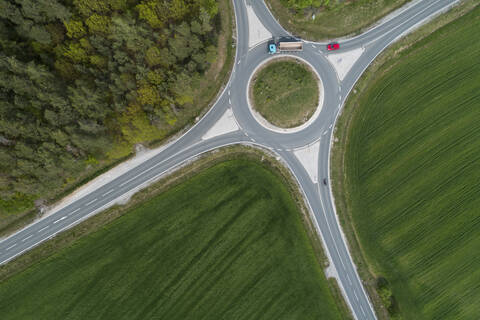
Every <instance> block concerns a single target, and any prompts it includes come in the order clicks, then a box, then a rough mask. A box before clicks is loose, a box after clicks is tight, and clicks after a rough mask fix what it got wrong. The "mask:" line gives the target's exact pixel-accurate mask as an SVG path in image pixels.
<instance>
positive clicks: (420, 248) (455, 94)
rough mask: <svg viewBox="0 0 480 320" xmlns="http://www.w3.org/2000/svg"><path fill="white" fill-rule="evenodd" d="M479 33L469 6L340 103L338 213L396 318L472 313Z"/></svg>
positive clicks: (479, 202) (479, 164) (479, 215)
mask: <svg viewBox="0 0 480 320" xmlns="http://www.w3.org/2000/svg"><path fill="white" fill-rule="evenodd" d="M479 32H480V7H478V6H477V8H476V9H474V10H472V11H471V12H470V13H468V14H466V15H465V16H463V17H461V18H459V19H458V20H456V21H455V22H453V23H450V24H448V25H447V26H445V27H443V28H441V29H440V30H438V31H436V32H435V33H433V34H432V35H430V36H428V37H427V38H426V39H424V40H423V41H421V42H419V43H417V44H415V45H413V46H412V47H411V48H409V49H407V51H406V52H405V53H403V54H402V56H401V58H400V59H395V60H389V61H387V62H386V63H385V64H384V65H383V66H382V67H380V68H379V70H378V71H377V72H376V74H375V75H374V76H372V77H371V79H370V84H369V85H368V87H367V88H366V89H364V90H362V92H361V93H360V95H359V96H358V97H356V100H355V101H356V102H355V104H354V105H349V104H348V103H347V106H346V108H354V109H353V111H352V113H353V115H351V120H350V122H349V124H348V129H347V130H348V131H347V139H346V140H345V141H346V145H345V148H346V149H345V150H346V151H345V156H344V157H343V159H344V161H345V164H344V165H345V168H346V169H345V172H344V174H345V179H346V180H345V185H344V191H343V192H344V193H345V194H347V195H348V197H347V211H348V212H349V215H351V218H352V222H353V224H354V227H355V231H356V235H357V237H358V239H359V243H360V246H361V248H362V252H363V254H364V257H365V259H366V261H367V262H368V264H369V266H370V270H371V272H372V273H374V274H375V275H376V276H377V277H384V278H385V279H386V281H387V283H386V284H385V285H384V286H383V289H382V290H380V291H381V292H380V294H381V295H383V296H384V299H385V303H386V304H388V303H392V300H390V299H389V298H388V293H389V292H390V290H391V293H392V294H393V299H394V300H393V306H392V308H391V311H393V312H395V311H396V312H397V314H398V315H400V316H401V317H402V318H403V319H420V320H421V319H442V320H443V319H446V320H448V319H462V320H468V319H472V320H474V319H478V315H479V314H480V303H478V302H479V301H480V256H479V255H478V252H479V249H478V248H480V125H479V124H480V42H479V41H477V40H476V39H477V38H478V33H479ZM342 117H343V116H342ZM341 120H342V119H340V121H341Z"/></svg>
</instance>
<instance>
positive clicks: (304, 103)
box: [246, 55, 324, 133]
mask: <svg viewBox="0 0 480 320" xmlns="http://www.w3.org/2000/svg"><path fill="white" fill-rule="evenodd" d="M246 95H247V105H248V109H249V111H250V113H251V114H252V115H253V117H254V118H255V120H256V121H257V122H258V123H259V124H260V125H262V126H263V127H264V128H266V129H268V130H271V131H274V132H277V133H293V132H298V131H301V130H303V129H305V128H306V127H308V126H309V125H311V124H312V123H313V122H315V120H316V119H317V118H318V116H319V115H320V111H321V109H322V106H323V96H324V88H323V83H322V80H321V77H320V75H319V74H318V72H317V71H316V69H315V68H314V67H313V66H312V65H311V64H310V63H309V62H308V61H306V60H305V59H303V58H300V57H298V56H294V55H281V56H274V57H271V58H268V59H266V60H264V61H263V62H261V63H260V64H258V65H257V67H256V68H255V69H254V70H253V71H252V73H251V75H250V77H249V79H248V83H247V92H246Z"/></svg>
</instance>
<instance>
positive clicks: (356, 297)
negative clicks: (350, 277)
mask: <svg viewBox="0 0 480 320" xmlns="http://www.w3.org/2000/svg"><path fill="white" fill-rule="evenodd" d="M353 294H354V295H355V299H357V301H358V296H357V292H356V291H355V290H353Z"/></svg>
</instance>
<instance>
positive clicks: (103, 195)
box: [102, 189, 115, 197]
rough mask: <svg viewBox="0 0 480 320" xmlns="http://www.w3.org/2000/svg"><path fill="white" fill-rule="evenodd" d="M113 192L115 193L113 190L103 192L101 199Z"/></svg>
mask: <svg viewBox="0 0 480 320" xmlns="http://www.w3.org/2000/svg"><path fill="white" fill-rule="evenodd" d="M113 191H115V189H110V190H108V191H107V192H105V193H104V194H102V197H105V196H106V195H107V194H109V193H112V192H113Z"/></svg>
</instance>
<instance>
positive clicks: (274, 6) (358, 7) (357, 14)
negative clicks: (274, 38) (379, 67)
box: [266, 0, 408, 41]
mask: <svg viewBox="0 0 480 320" xmlns="http://www.w3.org/2000/svg"><path fill="white" fill-rule="evenodd" d="M293 2H295V1H293ZM296 2H301V1H298V0H296ZM407 2H408V0H355V1H344V0H325V1H316V3H318V4H319V7H308V8H306V9H300V10H294V9H291V8H290V7H288V1H287V0H266V3H267V4H268V6H269V7H270V9H271V11H272V13H273V14H274V16H275V17H276V18H277V19H278V20H279V22H280V24H281V25H282V26H284V27H285V28H286V29H287V30H289V31H290V32H292V33H293V34H295V35H298V36H300V37H301V38H304V39H308V40H317V41H319V40H325V39H332V38H336V37H342V36H346V35H351V34H356V33H359V32H361V31H362V30H363V29H365V28H367V27H369V26H371V25H373V24H374V23H375V22H376V21H378V20H379V19H380V18H382V17H383V16H385V15H386V14H388V13H390V12H391V11H393V10H395V9H397V8H399V7H401V6H402V5H404V4H405V3H407ZM314 16H315V19H312V18H313V17H314Z"/></svg>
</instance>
